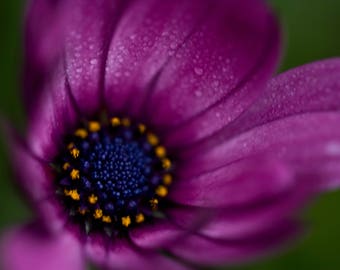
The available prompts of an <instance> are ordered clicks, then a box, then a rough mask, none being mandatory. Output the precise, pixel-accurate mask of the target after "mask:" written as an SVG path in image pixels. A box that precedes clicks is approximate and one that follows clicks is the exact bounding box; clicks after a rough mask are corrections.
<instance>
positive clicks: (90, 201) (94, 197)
mask: <svg viewBox="0 0 340 270" xmlns="http://www.w3.org/2000/svg"><path fill="white" fill-rule="evenodd" d="M88 200H89V203H90V204H95V203H96V202H97V201H98V197H97V196H95V195H94V194H92V195H91V196H90V197H89V198H88Z"/></svg>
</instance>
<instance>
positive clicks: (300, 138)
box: [186, 112, 340, 187]
mask: <svg viewBox="0 0 340 270" xmlns="http://www.w3.org/2000/svg"><path fill="white" fill-rule="evenodd" d="M339 121H340V114H339V113H338V112H320V113H317V112H315V113H309V114H300V115H294V116H290V117H286V118H283V119H279V120H276V121H273V122H269V123H267V124H265V125H262V126H258V127H255V128H253V129H251V130H249V131H247V132H245V133H242V134H240V135H238V136H235V137H234V138H232V139H229V140H225V139H223V136H222V137H218V136H216V137H214V138H212V139H211V140H210V141H207V142H206V143H202V144H201V145H200V146H199V147H197V148H196V149H192V151H189V152H190V153H189V152H187V153H186V154H187V155H188V156H187V158H189V157H192V158H193V160H192V161H191V162H189V163H190V165H189V166H190V168H192V169H191V170H192V171H195V173H199V172H202V171H203V172H204V171H206V170H211V169H213V168H219V167H220V166H223V165H224V164H228V163H230V162H233V161H235V160H239V159H243V158H245V157H249V156H252V155H268V154H270V155H273V156H275V157H276V158H279V159H284V160H285V162H286V163H287V164H289V166H290V167H291V168H292V169H293V170H294V172H295V174H296V175H297V176H298V177H299V180H301V181H307V182H308V184H309V185H316V186H321V187H327V186H328V187H330V186H333V187H336V186H339V185H340V182H339V180H340V177H339V169H338V166H336V165H335V164H336V163H338V164H339V162H340V151H339V149H340V128H339V124H338V123H339ZM220 140H221V141H220ZM222 140H223V141H224V142H222ZM219 142H221V143H219ZM311 176H313V177H312V178H311Z"/></svg>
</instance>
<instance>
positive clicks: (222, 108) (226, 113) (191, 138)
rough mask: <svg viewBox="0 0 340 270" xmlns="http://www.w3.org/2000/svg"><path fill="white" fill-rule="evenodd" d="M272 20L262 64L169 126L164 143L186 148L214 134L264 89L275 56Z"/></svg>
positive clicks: (276, 42) (276, 44) (275, 34)
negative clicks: (203, 106) (217, 97)
mask: <svg viewBox="0 0 340 270" xmlns="http://www.w3.org/2000/svg"><path fill="white" fill-rule="evenodd" d="M275 23H276V22H275V21H274V20H273V22H272V24H273V30H272V33H270V36H269V38H268V40H267V41H266V42H267V47H268V48H267V49H265V53H264V55H263V56H262V57H261V63H258V64H257V65H256V68H255V69H254V70H253V71H252V72H251V73H250V74H247V76H245V77H244V78H243V80H242V81H241V82H240V83H239V84H238V85H237V86H235V88H234V89H232V90H230V91H231V93H226V95H225V96H223V97H222V99H220V100H218V101H217V102H216V103H214V104H212V105H211V106H209V107H208V108H207V109H205V110H203V111H202V112H200V113H198V114H197V115H195V116H193V117H191V118H190V119H189V120H187V121H184V122H183V123H181V124H179V125H177V126H175V127H173V128H171V129H169V132H168V134H167V135H166V139H165V140H166V144H167V145H171V146H173V147H176V148H181V147H183V146H184V147H187V146H188V145H189V144H192V143H195V142H196V141H199V140H201V139H203V138H205V137H207V136H209V135H211V134H214V133H215V132H217V131H218V130H220V129H222V128H223V127H225V126H226V125H227V124H228V123H231V122H232V121H233V120H234V119H235V118H237V117H238V116H239V115H240V114H241V113H242V112H243V111H244V110H245V109H247V107H248V106H249V105H250V104H251V103H252V102H253V101H254V100H255V99H256V98H257V97H258V96H259V94H260V93H262V92H263V91H264V88H265V87H264V84H265V82H267V80H268V79H269V77H270V76H271V74H272V72H273V70H274V68H275V66H276V62H277V58H278V57H277V55H278V51H279V48H278V47H279V44H280V36H279V31H278V30H277V28H276V27H275ZM222 85H223V84H222ZM223 86H224V85H223ZM193 98H197V97H193ZM203 98H205V96H203V95H202V101H204V100H203ZM188 104H189V103H188ZM190 104H191V103H190ZM188 107H191V105H190V106H188ZM184 120H185V119H184Z"/></svg>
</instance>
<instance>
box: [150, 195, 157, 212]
mask: <svg viewBox="0 0 340 270" xmlns="http://www.w3.org/2000/svg"><path fill="white" fill-rule="evenodd" d="M149 202H150V205H151V208H152V210H156V209H157V207H158V199H156V198H153V199H151V200H150V201H149Z"/></svg>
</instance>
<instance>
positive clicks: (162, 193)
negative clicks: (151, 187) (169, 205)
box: [156, 186, 168, 197]
mask: <svg viewBox="0 0 340 270" xmlns="http://www.w3.org/2000/svg"><path fill="white" fill-rule="evenodd" d="M156 194H157V195H158V196H159V197H165V196H166V195H168V189H167V188H166V187H165V186H158V187H157V188H156Z"/></svg>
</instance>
